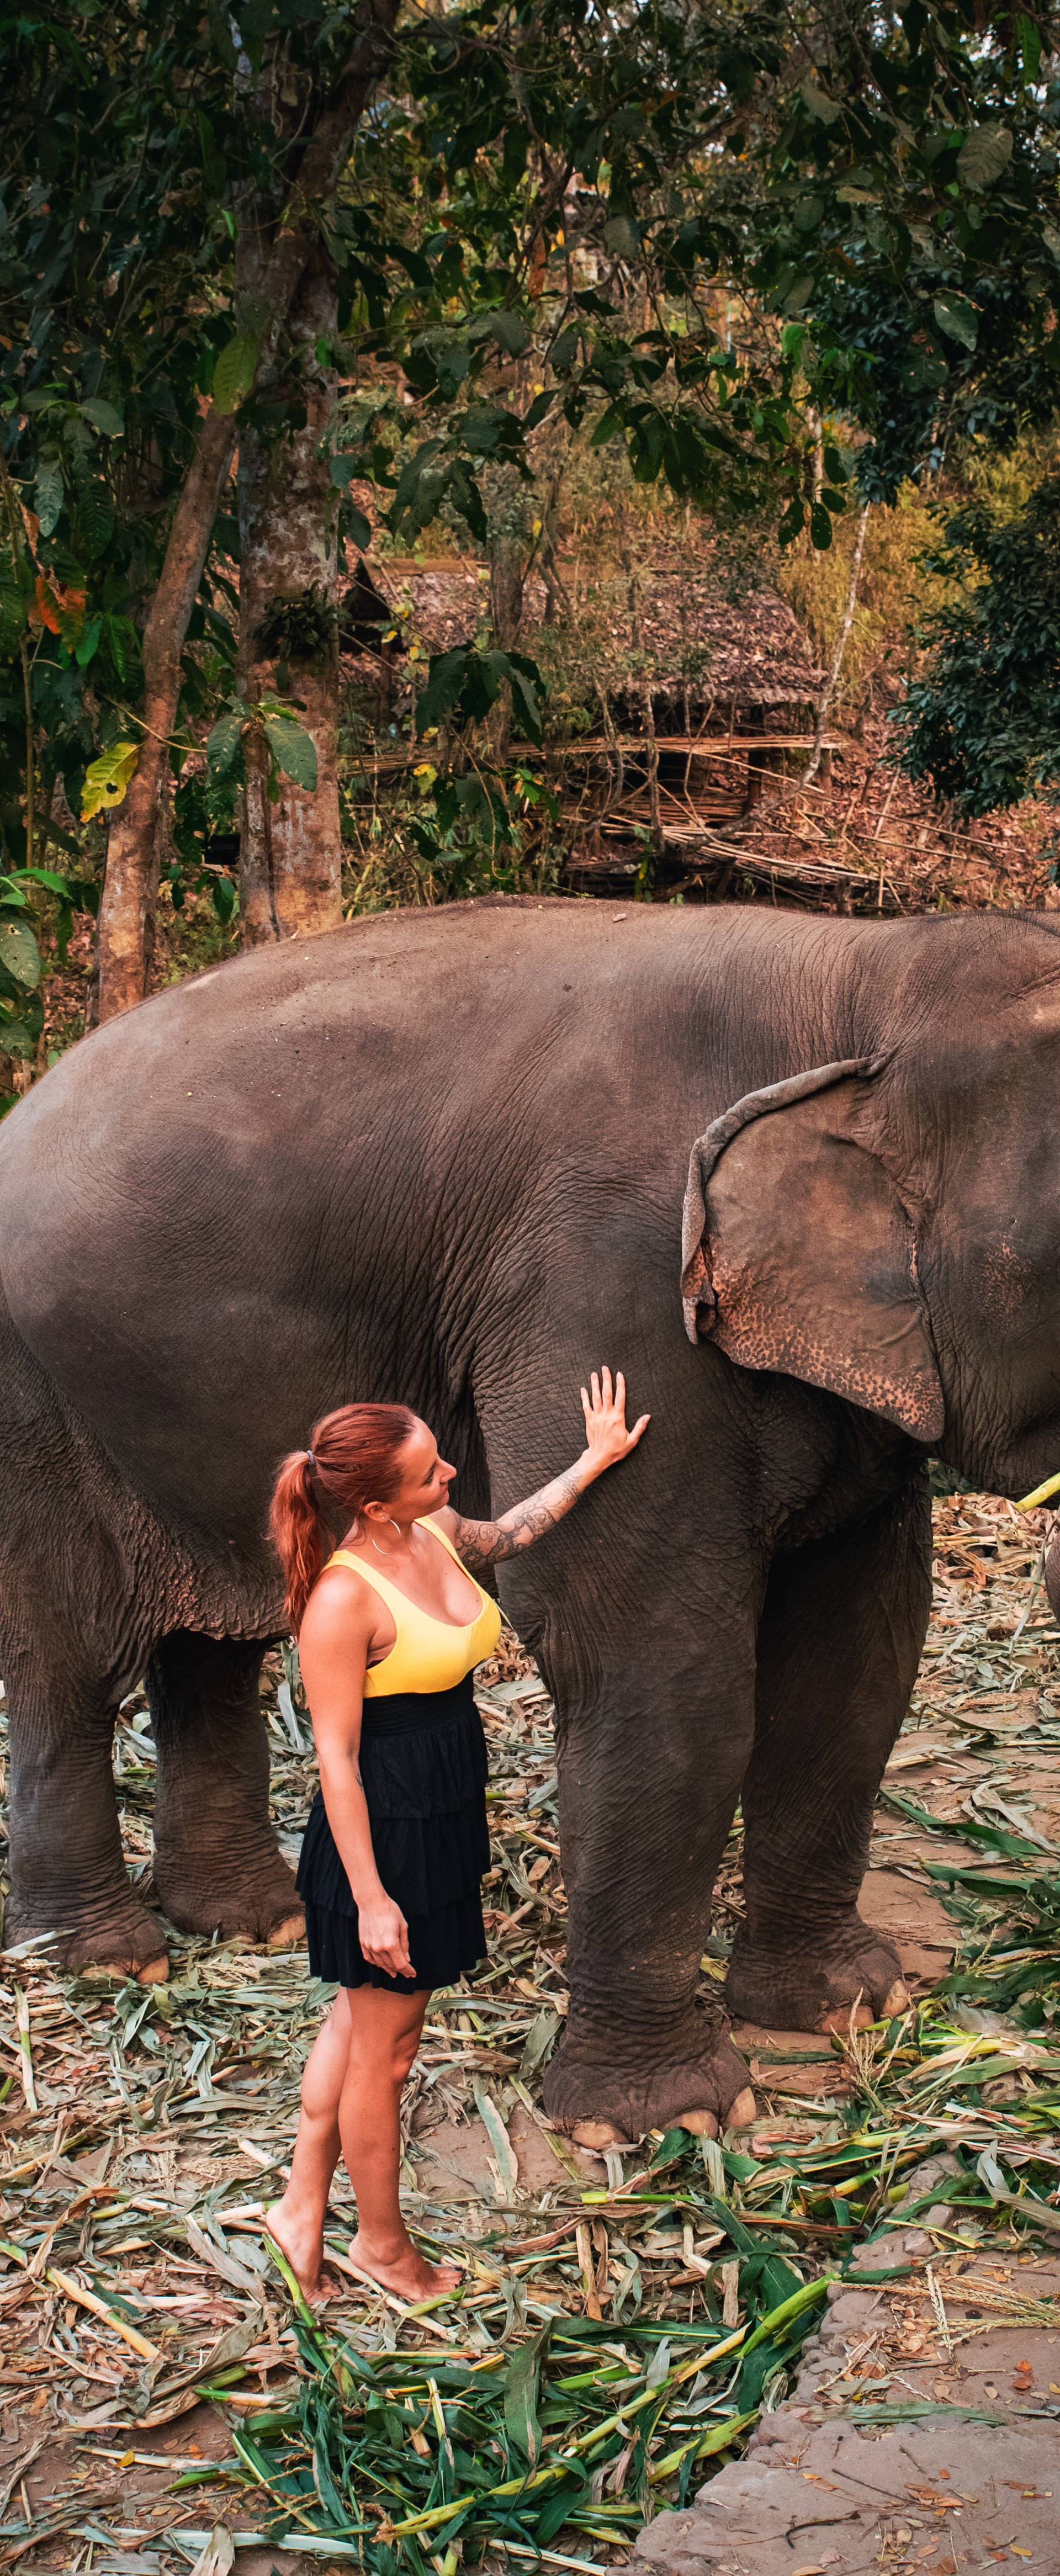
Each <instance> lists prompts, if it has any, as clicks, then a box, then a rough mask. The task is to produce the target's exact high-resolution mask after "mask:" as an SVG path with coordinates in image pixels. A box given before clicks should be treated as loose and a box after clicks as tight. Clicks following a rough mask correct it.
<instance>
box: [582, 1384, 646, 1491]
mask: <svg viewBox="0 0 1060 2576" xmlns="http://www.w3.org/2000/svg"><path fill="white" fill-rule="evenodd" d="M590 1389H591V1392H590ZM581 1395H582V1412H583V1413H584V1415H585V1446H586V1451H587V1453H588V1456H589V1458H590V1459H591V1460H592V1466H593V1472H594V1474H595V1475H601V1474H602V1472H603V1470H604V1468H605V1467H615V1466H617V1464H618V1461H619V1459H620V1458H628V1456H629V1453H630V1450H631V1449H635V1448H636V1446H637V1442H638V1440H639V1439H640V1436H641V1433H642V1432H643V1431H646V1430H647V1428H648V1424H649V1422H650V1421H651V1415H650V1413H642V1414H641V1417H640V1420H639V1422H635V1423H634V1425H633V1429H632V1431H627V1429H626V1381H625V1378H624V1377H623V1375H622V1371H621V1369H618V1370H617V1371H616V1374H615V1383H614V1388H613V1389H612V1385H611V1371H610V1369H609V1368H605V1369H601V1371H600V1374H599V1376H597V1373H596V1370H595V1369H594V1370H593V1373H592V1377H591V1379H590V1381H589V1386H588V1387H584V1386H583V1388H582V1391H581Z"/></svg>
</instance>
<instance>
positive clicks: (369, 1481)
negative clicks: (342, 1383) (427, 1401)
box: [269, 1404, 417, 1636]
mask: <svg viewBox="0 0 1060 2576" xmlns="http://www.w3.org/2000/svg"><path fill="white" fill-rule="evenodd" d="M416 1421H417V1416H416V1415H415V1414H414V1413H410V1411H409V1408H408V1405H407V1404H341V1405H340V1406H339V1407H338V1410H337V1412H335V1413H325V1414H323V1415H322V1416H321V1419H320V1421H319V1422H316V1423H314V1425H313V1437H312V1441H311V1443H310V1446H309V1448H308V1449H292V1450H291V1452H290V1455H289V1456H288V1457H286V1458H285V1459H284V1460H283V1463H282V1465H281V1467H280V1471H279V1474H278V1476H277V1478H276V1483H275V1486H274V1487H273V1495H272V1501H271V1503H270V1505H269V1534H270V1536H271V1539H272V1543H273V1546H274V1548H275V1550H276V1553H277V1556H278V1557H279V1560H280V1563H281V1565H282V1567H283V1574H284V1586H285V1599H284V1611H285V1614H286V1617H287V1619H288V1620H289V1622H290V1626H291V1630H292V1633H293V1635H294V1636H297V1634H298V1631H299V1628H300V1627H301V1625H302V1620H303V1618H304V1616H305V1606H306V1602H307V1601H308V1599H309V1595H310V1593H311V1591H312V1589H313V1585H314V1583H315V1582H316V1579H317V1576H318V1574H321V1573H322V1572H323V1569H324V1566H325V1565H326V1563H327V1560H328V1557H329V1556H330V1554H331V1550H332V1545H333V1531H334V1529H335V1527H336V1526H341V1527H342V1528H348V1527H349V1524H350V1522H351V1521H354V1520H356V1519H357V1518H358V1516H359V1514H360V1513H361V1512H363V1510H364V1506H365V1504H366V1503H389V1502H390V1501H391V1500H392V1499H393V1496H394V1495H395V1494H396V1492H397V1489H398V1486H399V1484H400V1483H401V1452H402V1450H403V1448H404V1447H405V1443H406V1441H407V1440H408V1438H409V1436H410V1433H412V1432H413V1431H414V1430H415V1428H416ZM325 1507H326V1508H325Z"/></svg>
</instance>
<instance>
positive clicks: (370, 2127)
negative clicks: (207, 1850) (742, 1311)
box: [267, 1368, 649, 2300]
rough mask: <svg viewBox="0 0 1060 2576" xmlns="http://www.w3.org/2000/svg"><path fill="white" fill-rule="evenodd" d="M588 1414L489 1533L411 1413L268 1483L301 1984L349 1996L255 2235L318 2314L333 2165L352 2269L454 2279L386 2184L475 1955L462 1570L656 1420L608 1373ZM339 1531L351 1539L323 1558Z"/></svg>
mask: <svg viewBox="0 0 1060 2576" xmlns="http://www.w3.org/2000/svg"><path fill="white" fill-rule="evenodd" d="M581 1399H582V1411H583V1413H584V1416H585V1447H584V1449H583V1450H582V1453H581V1456H580V1457H579V1458H577V1459H576V1460H575V1462H574V1465H573V1466H572V1467H569V1468H568V1469H567V1472H566V1474H565V1475H563V1476H557V1477H555V1478H554V1479H553V1481H552V1483H551V1484H549V1485H543V1486H542V1488H541V1491H540V1493H537V1494H532V1495H531V1496H530V1499H529V1501H528V1502H525V1503H516V1504H515V1505H514V1507H513V1509H512V1510H511V1511H510V1512H504V1513H503V1514H502V1516H501V1518H500V1520H498V1521H467V1520H464V1519H462V1518H461V1515H460V1513H459V1512H454V1511H451V1510H450V1509H449V1508H448V1494H449V1487H450V1484H451V1482H452V1478H453V1476H454V1474H455V1472H456V1471H455V1469H454V1468H453V1467H450V1466H447V1465H446V1462H445V1460H444V1458H440V1457H439V1455H438V1444H437V1441H436V1440H435V1438H434V1435H433V1433H432V1432H430V1431H429V1430H428V1428H427V1425H426V1423H425V1422H421V1421H419V1419H418V1417H417V1416H416V1414H414V1413H410V1412H409V1410H408V1408H407V1406H406V1405H403V1404H347V1405H343V1406H342V1407H341V1409H340V1410H339V1411H338V1412H337V1413H328V1414H325V1416H324V1418H323V1421H321V1422H318V1423H317V1425H316V1428H315V1430H314V1432H313V1444H312V1447H311V1448H310V1449H299V1450H295V1451H294V1452H293V1453H292V1455H291V1456H290V1457H289V1458H285V1459H284V1462H283V1465H282V1467H281V1469H280V1472H279V1475H278V1477H277V1480H276V1490H275V1493H274V1495H273V1499H272V1511H271V1516H270V1527H271V1530H272V1536H273V1541H274V1544H275V1546H276V1549H277V1551H278V1554H279V1557H280V1560H281V1563H282V1565H283V1570H284V1574H285V1577H286V1583H287V1601H286V1609H287V1616H288V1618H289V1620H290V1623H291V1627H292V1629H293V1630H294V1632H295V1634H296V1635H297V1638H298V1644H299V1652H300V1655H301V1664H302V1680H303V1682H304V1684H305V1690H306V1697H307V1699H308V1701H309V1708H310V1714H311V1716H312V1720H313V1733H314V1736H315V1738H316V1746H317V1754H318V1757H319V1762H320V1789H319V1791H318V1793H317V1796H316V1798H315V1800H314V1803H313V1807H312V1810H311V1813H310V1817H309V1823H308V1825H307V1827H306V1835H305V1842H304V1844H303V1848H302V1857H301V1861H300V1863H299V1870H298V1888H299V1893H300V1894H301V1896H302V1899H303V1902H304V1904H305V1915H306V1934H307V1938H308V1943H309V1959H310V1965H311V1967H312V1970H313V1974H314V1976H318V1977H323V1978H326V1979H327V1980H328V1982H329V1983H331V1982H334V1983H335V1984H337V1985H338V1986H339V1987H340V1988H341V1992H340V1993H339V1995H338V1996H337V1998H336V2001H335V2002H334V2004H333V2005H332V2007H331V2011H330V2013H329V2014H328V2017H327V2020H326V2022H325V2023H324V2027H323V2029H322V2031H321V2032H320V2035H319V2037H318V2039H317V2041H316V2043H315V2045H314V2047H313V2049H312V2051H311V2054H310V2056H309V2059H308V2061H307V2064H306V2069H305V2074H304V2076H303V2079H302V2116H301V2119H300V2121H299V2125H298V2136H297V2138H296V2140H295V2148H294V2156H293V2158H292V2162H291V2179H290V2183H289V2185H288V2188H287V2190H286V2192H285V2193H284V2196H283V2199H282V2200H281V2201H278V2202H277V2203H276V2205H275V2207H274V2208H272V2209H271V2210H270V2211H269V2213H268V2221H267V2224H268V2227H269V2231H270V2233H271V2235H272V2236H273V2237H274V2238H275V2240H276V2243H277V2244H278V2245H279V2246H280V2248H281V2250H282V2251H283V2253H284V2254H285V2255H286V2256H287V2259H288V2262H289V2263H290V2265H291V2268H292V2270H293V2271H294V2273H295V2274H296V2277H297V2279H298V2281H299V2282H300V2284H301V2287H302V2289H303V2291H304V2292H305V2294H306V2296H307V2297H309V2298H319V2297H321V2296H322V2295H324V2293H323V2291H322V2285H321V2262H322V2259H323V2248H324V2216H325V2211H326V2209H327V2199H328V2192H329V2189H330V2187H331V2177H332V2175H333V2173H334V2171H335V2167H336V2165H337V2163H338V2160H339V2156H340V2153H341V2154H342V2155H344V2156H345V2159H346V2164H347V2168H348V2170H349V2175H350V2180H351V2182H352V2184H353V2187H354V2191H355V2192H356V2195H357V2235H356V2237H355V2238H354V2241H353V2244H352V2245H351V2247H350V2254H351V2257H352V2258H353V2260H354V2261H355V2262H356V2263H357V2265H358V2266H359V2268H360V2270H361V2271H363V2272H367V2273H370V2275H371V2277H372V2279H373V2280H376V2281H380V2282H382V2283H383V2284H384V2286H385V2287H386V2288H387V2289H388V2290H397V2291H399V2292H400V2293H401V2295H402V2296H403V2297H404V2298H406V2299H414V2300H415V2299H427V2298H431V2297H437V2296H438V2294H439V2293H440V2292H444V2291H446V2290H452V2289H455V2287H456V2286H457V2283H458V2282H459V2279H460V2275H459V2273H458V2272H456V2271H454V2270H453V2269H452V2268H451V2267H444V2266H438V2265H436V2264H432V2263H427V2262H425V2261H424V2258H423V2256H422V2255H421V2254H420V2253H418V2252H417V2249H416V2247H415V2246H414V2244H413V2242H412V2239H411V2237H410V2236H409V2233H408V2230H407V2228H406V2226H405V2223H404V2220H403V2218H402V2215H401V2208H400V2202H399V2198H398V2172H399V2166H400V2111H401V2088H402V2085H403V2083H404V2080H405V2077H406V2075H407V2074H408V2071H409V2068H410V2066H411V2064H412V2061H413V2058H414V2056H415V2054H416V2049H417V2047H418V2044H419V2037H420V2032H421V2030H422V2027H423V2017H424V2013H425V2011H426V2009H427V2002H428V1998H429V1995H430V1992H431V1989H432V1987H433V1986H448V1985H452V1984H453V1983H454V1982H455V1980H456V1979H457V1978H458V1977H459V1976H461V1975H463V1974H466V1973H467V1972H468V1971H470V1970H471V1969H472V1968H474V1967H475V1965H476V1963H477V1962H478V1960H480V1959H481V1958H482V1956H483V1954H484V1951H485V1947H486V1942H485V1932H484V1927H483V1921H482V1893H481V1880H482V1874H483V1871H484V1870H486V1869H487V1868H488V1867H489V1837H488V1833H487V1828H486V1804H485V1795H484V1792H485V1783H486V1745H485V1738H484V1736H483V1732H482V1723H481V1720H480V1718H479V1715H478V1711H477V1709H476V1707H475V1703H474V1698H473V1696H472V1687H471V1675H472V1672H473V1670H474V1667H475V1665H476V1664H478V1663H481V1662H482V1661H483V1659H484V1657H485V1656H487V1655H490V1654H492V1652H493V1649H494V1647H495V1645H496V1643H497V1638H498V1635H499V1633H500V1612H499V1611H498V1609H497V1605H496V1602H495V1601H493V1600H492V1599H491V1598H490V1595H489V1594H488V1593H486V1592H484V1591H483V1590H482V1587H481V1584H479V1583H477V1582H476V1581H475V1580H474V1578H473V1577H472V1576H469V1575H468V1574H466V1573H465V1572H464V1568H465V1566H468V1567H470V1566H485V1565H499V1564H500V1563H501V1562H502V1561H503V1560H504V1558H506V1557H510V1556H514V1555H515V1554H516V1552H517V1550H518V1549H520V1548H524V1547H532V1546H533V1543H534V1540H535V1539H538V1538H543V1537H544V1535H545V1532H546V1531H547V1530H550V1529H554V1527H555V1525H556V1522H557V1521H560V1520H562V1519H563V1517H564V1514H565V1513H566V1512H569V1511H570V1510H571V1509H572V1506H573V1505H574V1504H575V1503H576V1502H577V1500H578V1496H579V1494H583V1493H584V1492H585V1489H586V1486H587V1485H591V1484H592V1483H593V1481H594V1479H595V1478H596V1477H597V1476H601V1475H602V1474H603V1472H604V1469H605V1468H607V1467H612V1466H614V1465H615V1464H616V1463H617V1461H618V1460H619V1459H620V1458H625V1457H627V1456H628V1454H629V1451H630V1450H631V1449H635V1448H636V1445H637V1442H638V1440H639V1439H640V1437H641V1433H642V1432H643V1431H644V1430H645V1429H646V1427H647V1423H648V1419H649V1417H648V1415H647V1414H646V1413H645V1414H642V1415H641V1418H640V1421H639V1422H637V1423H636V1424H635V1425H634V1428H633V1430H632V1431H627V1429H626V1390H625V1382H624V1380H623V1378H622V1375H621V1373H619V1375H618V1376H617V1377H616V1379H615V1383H614V1387H613V1389H612V1384H611V1372H610V1370H609V1369H606V1368H605V1369H603V1370H601V1372H600V1376H599V1377H597V1376H596V1374H595V1372H594V1373H593V1377H592V1382H591V1387H590V1388H588V1389H587V1388H586V1387H583V1388H582V1390H581ZM336 1528H339V1529H344V1530H345V1537H344V1539H343V1541H342V1544H341V1546H340V1547H338V1548H337V1549H336V1550H335V1551H334V1553H333V1554H329V1543H328V1533H329V1530H334V1529H336Z"/></svg>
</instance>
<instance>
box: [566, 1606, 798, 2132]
mask: <svg viewBox="0 0 1060 2576" xmlns="http://www.w3.org/2000/svg"><path fill="white" fill-rule="evenodd" d="M600 1588H601V1587H600V1585H599V1583H598V1584H597V1589H596V1598H595V1600H594V1598H593V1594H592V1592H591V1591H588V1590H587V1591H585V1592H582V1593H581V1594H580V1595H579V1598H578V1600H577V1601H576V1602H574V1601H568V1602H567V1603H564V1602H562V1601H561V1600H557V1599H556V1596H555V1594H554V1593H553V1595H552V1597H551V1598H550V1601H549V1606H548V1612H547V1616H546V1618H545V1620H544V1622H543V1623H542V1628H541V1629H540V1630H539V1631H538V1638H539V1644H540V1650H541V1654H542V1662H543V1665H544V1668H545V1671H546V1674H547V1677H548V1680H549V1684H550V1687H551V1688H552V1690H553V1691H554V1694H555V1698H556V1705H557V1715H558V1722H559V1784H560V1785H559V1809H560V1837H561V1846H562V1853H563V1872H564V1879H565V1884H566V1889H567V1899H568V1908H569V1915H568V1941H567V1978H568V1984H569V1988H570V2003H569V2008H568V2014H567V2020H566V2025H565V2029H564V2034H563V2039H562V2042H561V2045H560V2047H559V2049H558V2050H557V2053H556V2055H555V2056H554V2058H553V2060H552V2063H551V2065H550V2067H549V2069H548V2073H547V2076H546V2079H545V2088H544V2096H545V2104H546V2108H547V2110H548V2112H549V2114H550V2116H551V2117H552V2118H553V2119H554V2120H555V2121H556V2122H557V2124H558V2125H559V2126H561V2127H563V2128H566V2129H568V2130H572V2131H573V2133H574V2135H575V2137H576V2138H578V2139H579V2141H580V2142H581V2143H582V2144H583V2145H585V2146H604V2145H606V2144H608V2143H609V2141H611V2140H616V2139H632V2138H638V2137H641V2136H642V2135H643V2133H644V2131H645V2130H647V2129H652V2128H656V2129H657V2128H666V2127H668V2126H669V2125H670V2123H671V2122H675V2121H676V2122H679V2123H681V2124H682V2125H684V2126H685V2127H688V2128H694V2129H697V2130H700V2131H702V2132H705V2133H716V2131H717V2130H718V2129H719V2128H728V2127H730V2126H733V2125H737V2126H738V2125H741V2124H742V2123H744V2122H746V2121H747V2120H750V2119H753V2117H754V2096H753V2093H752V2092H751V2091H750V2089H749V2084H748V2075H747V2069H746V2066H745V2065H744V2062H743V2059H742V2058H740V2057H738V2056H737V2054H736V2051H735V2049H734V2048H733V2047H732V2045H731V2042H730V2039H729V2035H728V2021H727V2017H726V2015H725V2013H724V2011H723V2010H722V2009H721V2008H720V2006H719V2005H718V2004H710V2003H707V2002H705V2001H704V2000H703V1999H702V1998H701V1997H699V1995H698V1994H697V1987H698V1986H699V1984H700V1982H701V1979H700V1960H701V1957H702V1953H703V1946H704V1942H705V1940H706V1936H707V1933H708V1931H709V1928H710V1905H711V1893H712V1889H713V1885H714V1877H715V1873H716V1870H717V1866H718V1861H719V1858H720V1856H721V1852H722V1850H723V1848H724V1844H725V1838H726V1835H727V1833H728V1829H729V1825H730V1822H731V1819H732V1814H733V1810H734V1807H735V1804H736V1799H737V1797H738V1795H739V1789H740V1781H741V1777H742V1774H743V1770H744V1765H745V1762H746V1759H747V1755H748V1752H749V1749H750V1743H751V1734H752V1725H753V1661H752V1643H751V1633H750V1623H749V1624H748V1633H747V1635H746V1636H745V1637H739V1636H729V1637H728V1638H726V1637H725V1636H724V1635H723V1636H720V1637H717V1638H715V1639H714V1640H712V1643H711V1645H710V1646H709V1647H707V1648H706V1650H704V1647H703V1644H702V1642H701V1640H700V1637H699V1635H698V1619H696V1618H695V1617H694V1615H693V1614H692V1612H691V1611H690V1610H689V1608H688V1607H687V1605H686V1606H685V1609H684V1613H683V1614H682V1608H681V1607H679V1606H677V1605H675V1603H674V1601H673V1599H672V1597H671V1598H669V1599H668V1600H667V1601H666V1603H665V1605H663V1607H662V1608H661V1609H660V1611H659V1612H657V1613H656V1614H655V1615H654V1616H653V1615H651V1614H650V1613H648V1612H646V1613H645V1614H644V1616H643V1617H642V1618H641V1620H640V1621H639V1622H638V1623H637V1625H636V1633H635V1634H634V1633H631V1629H632V1618H631V1617H630V1618H627V1617H626V1616H624V1615H623V1612H622V1611H621V1610H620V1609H619V1608H618V1607H617V1605H616V1603H615V1601H614V1599H613V1597H612V1598H611V1600H609V1601H606V1600H605V1601H604V1602H603V1603H601V1601H600ZM590 1623H591V1624H590ZM531 1624H534V1625H536V1623H531ZM682 1626H685V1627H686V1637H685V1643H684V1646H683V1648H679V1647H678V1646H677V1644H676V1641H675V1631H678V1632H679V1631H680V1629H681V1628H682ZM623 1631H625V1634H624V1635H623ZM741 1710H742V1711H743V1717H744V1722H743V1723H742V1724H741Z"/></svg>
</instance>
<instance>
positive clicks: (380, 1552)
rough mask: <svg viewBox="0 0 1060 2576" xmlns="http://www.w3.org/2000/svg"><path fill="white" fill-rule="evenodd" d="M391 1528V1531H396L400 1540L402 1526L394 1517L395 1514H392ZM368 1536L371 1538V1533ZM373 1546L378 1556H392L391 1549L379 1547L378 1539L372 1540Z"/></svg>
mask: <svg viewBox="0 0 1060 2576" xmlns="http://www.w3.org/2000/svg"><path fill="white" fill-rule="evenodd" d="M390 1526H391V1529H396V1531H397V1534H398V1537H399V1538H400V1536H401V1526H400V1523H399V1522H398V1521H396V1520H395V1519H394V1517H393V1514H392V1513H391V1515H390ZM368 1535H369V1537H370V1538H371V1531H369V1533H368ZM372 1546H373V1547H374V1549H375V1552H376V1555H377V1556H389V1554H390V1550H389V1548H388V1547H380V1545H379V1541H378V1539H377V1538H373V1539H372Z"/></svg>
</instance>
